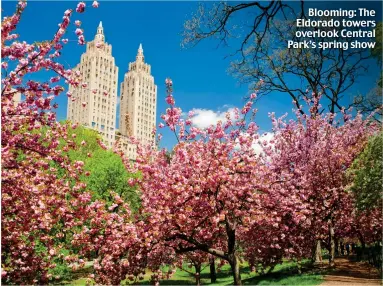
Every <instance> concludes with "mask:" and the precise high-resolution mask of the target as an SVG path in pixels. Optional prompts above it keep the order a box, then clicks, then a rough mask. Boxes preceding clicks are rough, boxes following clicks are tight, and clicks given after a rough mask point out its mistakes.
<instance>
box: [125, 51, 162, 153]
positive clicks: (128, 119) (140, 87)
mask: <svg viewBox="0 0 383 286" xmlns="http://www.w3.org/2000/svg"><path fill="white" fill-rule="evenodd" d="M120 96H121V102H120V122H119V123H120V124H119V126H120V128H119V129H120V132H121V134H122V135H123V136H133V137H135V138H136V139H138V140H140V141H141V143H144V144H154V135H153V134H152V131H153V128H154V127H155V126H156V106H157V86H156V85H155V84H154V77H153V76H152V75H151V67H150V65H149V64H147V63H145V57H144V50H143V48H142V45H141V44H140V46H139V48H138V51H137V56H136V61H135V62H132V63H129V70H128V72H127V73H126V74H125V76H124V81H123V82H122V83H121V86H120ZM127 148H130V149H128V150H127V151H128V152H127V153H128V156H129V157H130V158H132V159H133V158H134V157H135V155H134V147H127Z"/></svg>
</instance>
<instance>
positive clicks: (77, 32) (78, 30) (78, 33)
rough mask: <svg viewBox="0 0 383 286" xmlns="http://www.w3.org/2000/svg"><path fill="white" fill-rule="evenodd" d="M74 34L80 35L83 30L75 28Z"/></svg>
mask: <svg viewBox="0 0 383 286" xmlns="http://www.w3.org/2000/svg"><path fill="white" fill-rule="evenodd" d="M75 33H76V35H77V36H80V35H82V34H83V33H84V32H83V31H82V30H81V29H80V28H77V29H76V31H75Z"/></svg>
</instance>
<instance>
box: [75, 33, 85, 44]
mask: <svg viewBox="0 0 383 286" xmlns="http://www.w3.org/2000/svg"><path fill="white" fill-rule="evenodd" d="M77 42H78V44H79V45H84V44H85V38H84V35H81V36H79V37H78V41H77Z"/></svg>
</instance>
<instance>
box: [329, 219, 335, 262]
mask: <svg viewBox="0 0 383 286" xmlns="http://www.w3.org/2000/svg"><path fill="white" fill-rule="evenodd" d="M328 235H329V257H328V262H329V265H330V267H334V266H335V239H334V237H335V230H334V224H333V221H332V219H329V220H328Z"/></svg>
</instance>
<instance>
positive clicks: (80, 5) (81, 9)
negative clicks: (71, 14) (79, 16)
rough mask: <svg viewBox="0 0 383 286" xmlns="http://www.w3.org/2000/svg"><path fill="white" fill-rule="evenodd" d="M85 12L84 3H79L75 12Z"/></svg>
mask: <svg viewBox="0 0 383 286" xmlns="http://www.w3.org/2000/svg"><path fill="white" fill-rule="evenodd" d="M84 11H85V3H84V2H80V3H78V4H77V8H76V12H77V13H83V12H84Z"/></svg>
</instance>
